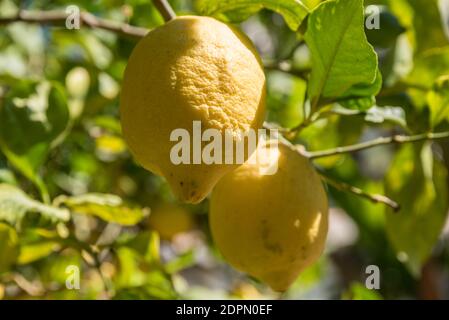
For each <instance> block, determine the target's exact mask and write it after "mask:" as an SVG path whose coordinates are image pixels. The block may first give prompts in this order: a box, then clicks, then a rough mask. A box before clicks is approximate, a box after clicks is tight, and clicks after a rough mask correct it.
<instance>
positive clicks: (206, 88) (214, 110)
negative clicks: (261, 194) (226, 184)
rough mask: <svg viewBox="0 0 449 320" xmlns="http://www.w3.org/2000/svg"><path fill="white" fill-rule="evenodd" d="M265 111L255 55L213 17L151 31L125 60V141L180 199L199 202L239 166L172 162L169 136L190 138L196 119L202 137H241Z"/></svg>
mask: <svg viewBox="0 0 449 320" xmlns="http://www.w3.org/2000/svg"><path fill="white" fill-rule="evenodd" d="M264 112H265V75H264V72H263V68H262V66H261V61H260V58H259V56H258V54H257V52H256V50H255V49H254V47H253V45H252V44H251V42H250V40H249V39H248V38H246V36H244V35H243V34H242V33H240V32H239V31H238V30H236V29H234V28H233V27H231V26H229V25H227V24H225V23H222V22H219V21H217V20H215V19H213V18H209V17H196V16H182V17H178V18H176V19H174V20H172V21H170V22H168V23H166V24H165V25H163V26H161V27H159V28H157V29H155V30H153V31H151V32H149V33H148V35H146V36H145V37H144V38H143V39H142V40H141V41H140V42H139V43H138V44H137V46H136V47H135V49H134V50H133V52H132V54H131V57H130V59H129V61H128V65H127V67H126V70H125V74H124V80H123V87H122V92H121V101H120V115H121V124H122V129H123V135H124V138H125V141H126V143H127V145H128V147H129V149H130V152H131V153H132V154H133V156H134V158H135V159H136V160H137V162H139V163H140V165H142V166H143V167H144V168H146V169H147V170H150V171H152V172H154V173H156V174H159V175H162V176H164V177H165V178H166V180H167V182H168V183H169V185H170V187H171V189H172V191H173V192H174V194H175V195H176V196H177V197H178V198H179V199H181V200H182V201H185V202H190V203H198V202H200V201H201V200H203V199H204V198H205V197H206V196H207V195H208V193H210V191H211V189H212V188H213V186H214V185H215V183H216V182H217V181H218V180H219V179H220V178H221V177H222V176H223V175H224V174H225V173H227V172H229V171H230V170H233V169H234V168H235V167H236V166H237V164H224V163H221V164H220V163H213V164H205V163H204V162H201V163H200V164H192V162H191V163H181V164H174V163H173V161H172V159H171V157H170V152H171V150H172V148H173V147H174V146H175V145H176V143H177V142H176V141H170V135H171V133H173V131H174V130H176V129H185V130H187V132H188V133H189V134H190V136H192V135H193V133H192V131H193V129H192V128H193V121H200V123H201V129H202V130H203V132H204V131H205V130H207V129H216V130H219V133H220V134H223V136H224V133H225V130H229V131H230V132H231V133H234V134H233V135H232V137H233V139H234V140H238V139H239V137H240V135H239V134H238V133H241V132H247V131H249V130H251V129H258V128H260V127H261V126H262V123H263V120H264ZM201 144H202V146H203V145H205V143H204V142H201ZM223 145H224V144H223ZM191 157H192V156H191Z"/></svg>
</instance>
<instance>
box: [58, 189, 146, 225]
mask: <svg viewBox="0 0 449 320" xmlns="http://www.w3.org/2000/svg"><path fill="white" fill-rule="evenodd" d="M55 201H56V202H57V203H60V204H64V205H65V206H67V207H68V208H69V209H70V210H72V211H74V212H76V213H80V214H86V215H93V216H96V217H98V218H100V219H102V220H105V221H107V222H112V223H117V224H121V225H135V224H137V223H138V222H139V221H140V220H142V219H143V217H144V216H145V211H144V210H143V209H141V208H130V207H128V206H126V205H125V204H124V203H123V200H122V199H121V198H120V197H118V196H115V195H112V194H100V193H91V194H84V195H80V196H74V197H66V196H60V197H58V198H57V199H56V200H55Z"/></svg>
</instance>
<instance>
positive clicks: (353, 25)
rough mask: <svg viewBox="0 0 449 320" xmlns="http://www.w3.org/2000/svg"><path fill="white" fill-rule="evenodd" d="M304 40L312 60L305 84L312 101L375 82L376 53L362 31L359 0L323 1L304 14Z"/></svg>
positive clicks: (314, 103) (360, 3)
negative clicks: (305, 25)
mask: <svg viewBox="0 0 449 320" xmlns="http://www.w3.org/2000/svg"><path fill="white" fill-rule="evenodd" d="M305 40H306V43H307V45H308V46H309V48H310V52H311V55H312V63H313V67H312V73H311V77H310V82H309V88H308V94H309V98H310V99H311V101H312V105H315V106H316V105H317V104H318V101H319V99H320V98H335V97H340V96H344V95H345V94H346V95H347V94H349V93H350V92H351V91H350V90H351V89H352V88H353V87H354V86H368V87H369V86H371V85H373V84H374V83H375V81H376V75H377V55H376V53H375V52H374V49H373V48H372V46H371V45H370V44H369V43H368V41H367V39H366V35H365V32H364V9H363V0H346V1H341V0H340V1H338V0H332V1H326V2H323V3H322V4H321V5H319V6H318V7H317V8H315V9H314V11H313V12H312V13H311V14H310V16H309V18H308V25H307V31H306V34H305ZM353 90H354V88H353Z"/></svg>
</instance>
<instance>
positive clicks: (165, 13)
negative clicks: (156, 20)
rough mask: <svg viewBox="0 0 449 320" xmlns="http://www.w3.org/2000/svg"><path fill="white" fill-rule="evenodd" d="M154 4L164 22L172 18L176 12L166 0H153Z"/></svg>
mask: <svg viewBox="0 0 449 320" xmlns="http://www.w3.org/2000/svg"><path fill="white" fill-rule="evenodd" d="M153 4H154V6H155V7H156V8H157V10H158V11H159V13H160V14H161V16H162V17H163V18H164V20H165V22H168V21H170V20H173V19H174V18H176V13H175V11H173V8H172V7H171V6H170V4H169V3H168V2H167V0H153Z"/></svg>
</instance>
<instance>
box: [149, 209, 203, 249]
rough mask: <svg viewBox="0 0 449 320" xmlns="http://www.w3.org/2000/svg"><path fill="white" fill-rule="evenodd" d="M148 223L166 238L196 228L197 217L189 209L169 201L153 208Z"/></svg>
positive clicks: (169, 238) (168, 238)
mask: <svg viewBox="0 0 449 320" xmlns="http://www.w3.org/2000/svg"><path fill="white" fill-rule="evenodd" d="M148 223H149V226H150V228H151V229H153V230H155V231H157V232H158V233H159V235H160V237H161V238H162V239H165V240H171V239H172V238H173V237H174V236H175V235H177V234H179V233H183V232H187V231H190V230H192V229H194V228H195V219H194V217H193V215H192V214H191V213H190V212H189V211H188V210H187V209H185V208H183V207H181V206H178V205H176V204H173V203H168V202H163V203H159V204H158V205H156V206H155V207H154V208H153V209H152V210H151V213H150V217H149V219H148Z"/></svg>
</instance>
